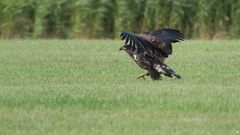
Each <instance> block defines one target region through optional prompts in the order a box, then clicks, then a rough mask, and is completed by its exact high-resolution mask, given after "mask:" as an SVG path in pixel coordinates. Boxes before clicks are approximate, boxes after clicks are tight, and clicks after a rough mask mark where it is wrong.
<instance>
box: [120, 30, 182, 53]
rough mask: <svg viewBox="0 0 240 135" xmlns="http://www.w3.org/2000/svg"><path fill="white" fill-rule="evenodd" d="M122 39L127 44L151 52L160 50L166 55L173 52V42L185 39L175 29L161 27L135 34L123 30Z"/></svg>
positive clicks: (159, 51)
mask: <svg viewBox="0 0 240 135" xmlns="http://www.w3.org/2000/svg"><path fill="white" fill-rule="evenodd" d="M120 36H121V38H122V40H126V42H125V44H128V45H131V46H133V47H134V48H136V49H138V50H146V51H148V52H150V53H152V52H155V53H156V51H158V53H157V54H158V55H159V53H162V55H163V56H164V57H168V55H170V54H172V44H171V43H176V42H179V41H181V40H183V34H182V33H181V32H180V31H179V30H175V29H167V28H164V29H160V30H155V31H150V32H146V33H144V34H134V33H131V32H122V33H121V35H120Z"/></svg>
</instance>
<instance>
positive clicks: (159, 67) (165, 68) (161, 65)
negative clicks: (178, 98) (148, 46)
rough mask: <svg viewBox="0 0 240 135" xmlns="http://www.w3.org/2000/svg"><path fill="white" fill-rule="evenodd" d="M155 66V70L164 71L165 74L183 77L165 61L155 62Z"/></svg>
mask: <svg viewBox="0 0 240 135" xmlns="http://www.w3.org/2000/svg"><path fill="white" fill-rule="evenodd" d="M153 67H154V69H155V70H157V71H158V72H159V73H163V74H164V75H165V76H168V77H173V76H175V77H176V78H178V79H181V75H179V74H177V73H176V72H175V71H174V70H173V69H171V68H170V67H168V66H167V65H166V64H164V63H158V64H154V65H153Z"/></svg>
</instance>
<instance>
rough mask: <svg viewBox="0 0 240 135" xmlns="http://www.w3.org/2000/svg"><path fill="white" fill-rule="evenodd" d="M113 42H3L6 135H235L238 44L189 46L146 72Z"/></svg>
mask: <svg viewBox="0 0 240 135" xmlns="http://www.w3.org/2000/svg"><path fill="white" fill-rule="evenodd" d="M121 45H122V42H120V41H111V40H95V41H87V40H86V41H84V40H49V41H48V40H11V41H9V40H2V41H0V134H1V135H127V134H130V135H159V134H161V135H212V134H214V135H237V134H238V132H239V131H240V47H239V46H240V41H238V40H230V41H228V40H222V41H221V40H220V41H184V42H183V43H179V44H175V45H174V53H173V55H172V56H170V57H169V59H168V60H167V62H166V63H167V64H168V65H169V66H170V67H172V68H173V69H175V70H176V71H177V72H178V73H180V74H181V75H182V76H183V78H182V79H181V80H177V79H171V78H166V77H164V78H163V80H162V81H152V80H151V79H147V80H137V79H135V78H136V77H137V76H138V75H139V74H142V73H144V72H145V71H143V70H142V69H139V68H138V67H137V66H136V65H135V63H134V62H133V61H132V60H131V59H130V58H129V57H128V56H127V54H126V53H124V52H119V51H118V48H119V47H120V46H121Z"/></svg>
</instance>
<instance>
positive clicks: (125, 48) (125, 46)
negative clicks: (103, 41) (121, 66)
mask: <svg viewBox="0 0 240 135" xmlns="http://www.w3.org/2000/svg"><path fill="white" fill-rule="evenodd" d="M131 48H132V47H131V46H130V45H124V46H122V47H120V48H119V51H122V50H124V51H127V50H130V49H131Z"/></svg>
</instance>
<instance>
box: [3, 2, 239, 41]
mask: <svg viewBox="0 0 240 135" xmlns="http://www.w3.org/2000/svg"><path fill="white" fill-rule="evenodd" d="M162 27H171V28H177V29H180V30H181V31H183V33H184V34H185V36H186V38H200V39H213V38H217V39H222V38H225V39H229V38H238V37H239V35H240V1H239V0H119V1H118V0H0V38H90V39H91V38H117V37H118V35H119V32H121V31H132V32H137V33H138V32H144V31H148V30H152V29H158V28H162Z"/></svg>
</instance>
